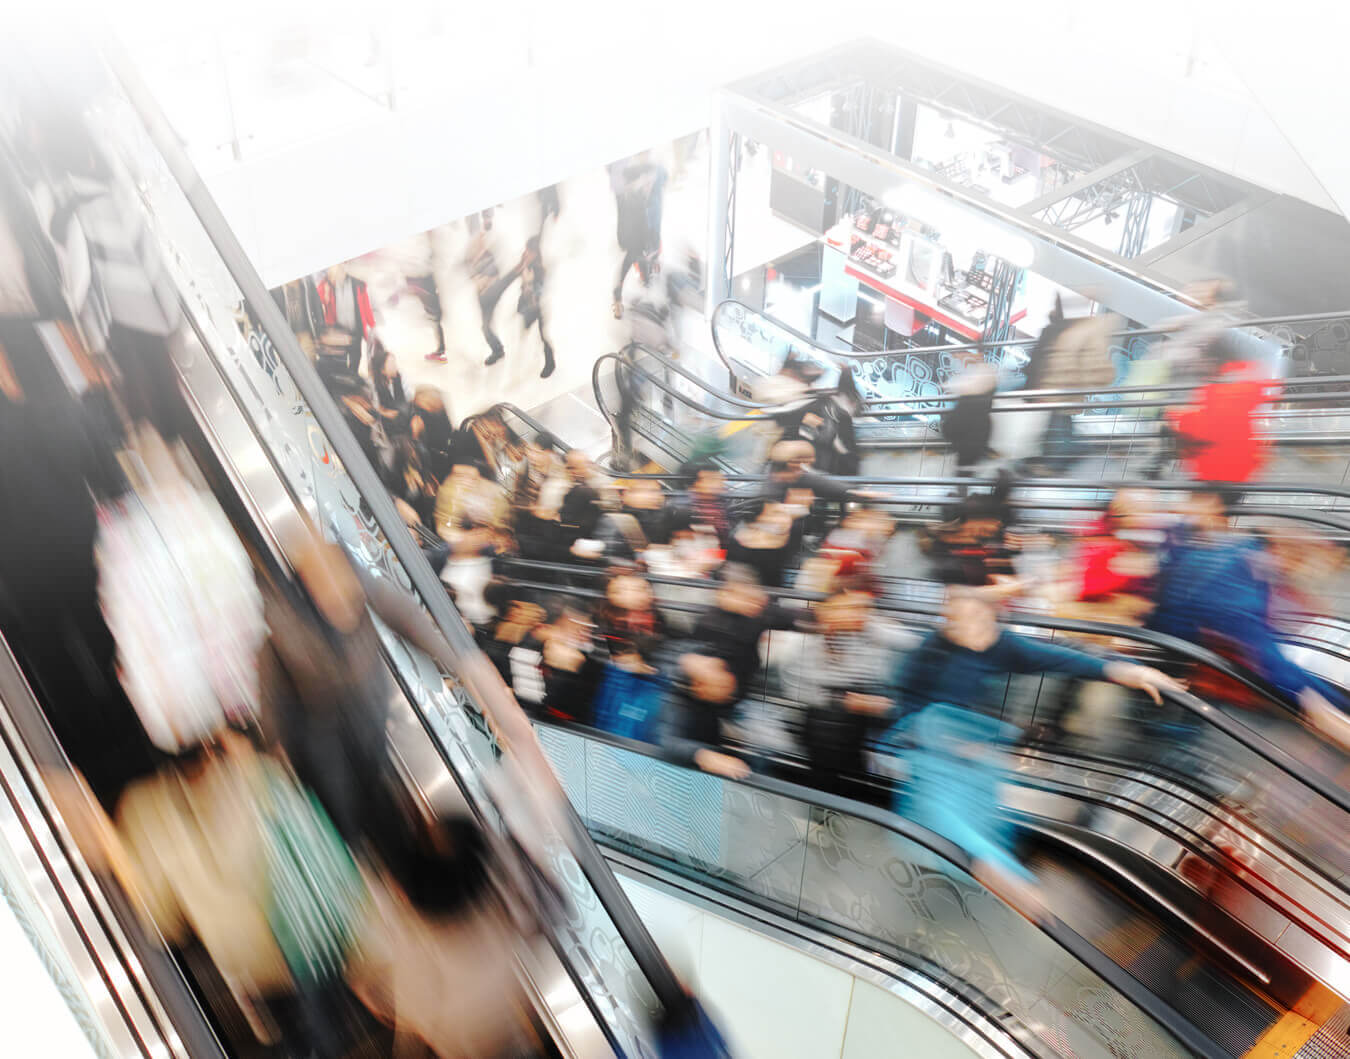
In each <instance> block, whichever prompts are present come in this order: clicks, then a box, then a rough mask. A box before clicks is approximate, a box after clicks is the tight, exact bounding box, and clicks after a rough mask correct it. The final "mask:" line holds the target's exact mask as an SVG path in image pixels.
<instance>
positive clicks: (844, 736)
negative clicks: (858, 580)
mask: <svg viewBox="0 0 1350 1059" xmlns="http://www.w3.org/2000/svg"><path fill="white" fill-rule="evenodd" d="M815 622H816V628H817V630H818V631H817V632H815V633H813V634H811V635H808V636H806V637H804V638H803V642H802V645H801V647H800V649H799V650H798V651H797V652H796V655H795V657H794V659H793V661H792V663H791V664H790V665H789V666H788V667H787V671H786V673H785V674H784V683H785V685H786V687H787V690H788V693H789V695H790V696H791V698H792V699H793V701H795V702H797V703H798V704H800V706H801V707H802V708H803V709H804V710H805V711H806V723H805V726H804V729H803V742H804V744H805V749H806V756H807V760H808V762H809V763H810V766H811V782H812V784H813V785H814V786H816V787H818V788H819V789H820V790H824V791H829V792H831V793H834V794H843V795H847V796H856V797H859V798H863V799H865V800H875V797H876V795H875V793H874V790H873V787H872V785H871V784H869V783H867V782H865V781H864V780H863V777H864V776H865V774H866V773H867V771H868V769H867V761H866V756H865V755H866V751H867V747H868V744H869V743H870V742H871V740H872V739H873V738H875V736H877V735H878V734H880V733H881V732H882V731H884V730H885V728H886V727H887V725H888V724H889V723H890V720H891V714H892V706H893V703H892V701H891V698H890V695H889V686H888V681H889V678H890V675H891V672H892V670H893V669H894V657H895V652H896V651H897V650H899V649H901V648H904V647H909V646H912V645H913V643H914V636H913V634H911V633H910V632H908V631H907V630H904V629H901V628H898V627H896V626H892V625H889V624H887V623H885V622H882V621H881V620H879V619H878V617H877V615H876V612H875V610H874V600H873V598H872V596H871V594H870V593H867V592H863V591H859V590H857V589H853V588H850V587H844V588H842V589H839V590H836V591H835V592H834V593H833V594H832V595H831V596H830V597H829V598H828V599H826V600H825V601H823V602H822V603H819V604H817V605H816V607H815Z"/></svg>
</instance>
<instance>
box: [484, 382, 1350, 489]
mask: <svg viewBox="0 0 1350 1059" xmlns="http://www.w3.org/2000/svg"><path fill="white" fill-rule="evenodd" d="M494 411H496V412H504V413H506V414H507V415H509V416H511V417H512V418H514V419H518V420H519V421H520V422H522V423H524V424H525V425H526V426H527V427H529V428H530V430H532V431H534V432H535V433H536V434H544V433H547V434H550V435H551V436H552V437H553V439H554V442H555V443H556V444H557V447H558V451H560V452H563V453H566V452H569V451H570V450H571V446H570V445H568V444H567V443H566V442H565V441H564V440H563V439H562V438H560V437H558V436H557V435H556V434H553V432H552V431H550V430H549V429H548V428H547V427H545V426H544V425H543V424H542V423H540V422H539V420H537V419H535V418H534V417H533V416H531V415H530V414H529V413H528V412H524V411H522V410H521V409H520V408H518V407H516V406H515V405H513V404H511V403H510V402H509V401H499V402H497V403H496V404H494V405H493V406H492V407H491V408H490V409H489V410H488V412H494ZM485 414H487V413H483V412H480V413H477V414H475V415H472V416H468V417H466V418H465V420H464V422H463V424H462V427H463V428H468V427H469V426H471V425H472V423H473V421H474V420H475V419H477V418H479V416H481V415H485ZM600 470H601V471H602V472H603V473H606V474H609V475H610V476H611V477H616V478H624V479H628V478H651V479H656V480H659V481H671V482H678V481H682V478H681V476H680V475H679V474H676V473H673V472H671V473H664V474H628V473H622V472H617V471H608V470H606V469H605V468H600ZM723 477H724V478H725V479H726V480H727V481H728V482H766V481H768V480H769V476H768V475H767V474H726V475H724V476H723ZM834 477H835V479H836V480H837V481H840V482H844V483H846V484H847V485H850V486H858V487H867V486H896V485H912V486H925V487H943V488H958V487H960V488H966V487H968V486H972V485H975V486H992V485H993V484H994V483H995V479H993V478H990V477H983V476H967V477H964V478H958V477H954V476H950V475H949V476H942V475H851V476H834ZM1202 484H1212V483H1200V482H1193V481H1188V480H1184V479H1178V480H1175V481H1172V480H1166V479H1154V478H1122V479H1120V480H1119V481H1117V480H1111V481H1103V480H1101V479H1096V478H1019V479H1017V480H1016V481H1015V482H1014V483H1013V485H1014V488H1016V489H1074V490H1093V491H1096V492H1100V493H1103V494H1107V495H1106V497H1105V498H1106V499H1109V495H1110V494H1112V493H1114V492H1115V491H1116V490H1117V489H1148V490H1150V491H1152V492H1178V493H1189V492H1191V491H1192V490H1194V489H1196V488H1198V487H1200V486H1201V485H1202ZM1220 484H1223V483H1220ZM1231 487H1232V488H1233V489H1235V490H1238V491H1241V492H1246V493H1270V494H1287V495H1293V496H1303V495H1307V496H1328V497H1332V498H1335V499H1350V486H1339V485H1327V484H1326V483H1323V482H1317V483H1307V482H1286V481H1278V482H1241V483H1234V484H1232V486H1231ZM945 499H949V498H944V497H932V498H930V499H929V502H930V503H939V502H942V501H943V500H945ZM1028 506H1031V507H1035V506H1037V505H1036V504H1035V503H1033V502H1030V501H1029V502H1028Z"/></svg>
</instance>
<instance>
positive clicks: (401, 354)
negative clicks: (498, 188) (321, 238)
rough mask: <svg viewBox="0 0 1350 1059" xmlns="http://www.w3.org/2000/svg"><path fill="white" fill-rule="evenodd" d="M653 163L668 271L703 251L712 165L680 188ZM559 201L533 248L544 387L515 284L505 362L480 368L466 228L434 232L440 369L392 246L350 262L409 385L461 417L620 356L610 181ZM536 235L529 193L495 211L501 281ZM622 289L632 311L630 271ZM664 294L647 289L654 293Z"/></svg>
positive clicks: (534, 397)
mask: <svg viewBox="0 0 1350 1059" xmlns="http://www.w3.org/2000/svg"><path fill="white" fill-rule="evenodd" d="M657 154H658V157H659V158H660V160H661V161H663V162H664V163H665V164H666V166H667V167H668V168H669V169H670V171H671V174H672V175H671V183H670V185H669V186H668V190H667V193H666V199H665V212H664V218H663V251H664V258H665V260H666V262H667V266H666V267H672V265H673V264H674V263H675V262H676V261H678V259H679V256H680V254H681V251H682V249H683V248H684V247H685V246H690V247H700V246H701V245H702V241H703V236H704V233H705V231H706V227H707V224H706V219H705V217H706V214H705V210H706V201H707V167H706V162H705V160H704V159H703V157H702V156H701V155H700V156H698V157H696V158H695V160H694V162H693V163H692V164H691V165H690V166H689V168H688V170H687V172H686V173H685V174H684V175H683V177H682V178H681V177H679V176H678V175H677V173H676V170H675V165H674V161H673V157H672V153H671V152H670V151H669V150H667V151H663V152H657ZM559 197H560V200H561V203H562V209H561V212H560V214H559V215H558V216H557V217H556V218H553V219H550V220H549V221H548V223H547V224H546V225H545V226H544V228H543V235H542V237H541V240H540V247H541V251H542V256H543V260H544V264H545V267H546V269H547V281H546V286H545V291H544V296H543V308H544V322H545V327H546V329H547V333H548V335H549V339H550V341H551V342H552V344H553V347H554V350H555V353H556V357H557V370H556V371H555V373H554V374H553V376H552V377H551V378H549V379H541V378H540V377H539V372H540V369H541V368H542V366H543V346H542V344H541V342H540V339H539V333H538V330H537V329H532V330H531V331H530V332H529V333H525V332H524V328H523V327H522V324H523V321H522V320H521V318H520V316H519V315H518V314H517V312H516V301H517V299H518V297H519V292H520V287H519V285H518V284H517V285H513V286H512V287H510V288H509V289H508V290H507V291H506V293H505V294H504V295H503V297H502V299H501V301H500V303H499V304H498V305H497V309H496V312H495V313H494V316H493V319H494V330H495V331H496V332H497V334H498V335H499V336H500V338H501V340H502V342H503V344H504V345H505V347H506V357H505V358H504V359H503V360H501V361H499V362H498V363H496V364H494V365H492V366H491V367H488V366H485V365H484V360H485V359H486V358H487V355H488V346H487V342H486V340H485V339H484V337H483V335H482V322H481V317H480V314H479V309H478V304H477V298H476V295H475V292H474V288H473V286H472V283H471V281H470V279H469V276H468V274H467V272H466V270H465V268H464V266H463V260H464V253H465V248H466V246H467V245H468V241H469V238H470V235H469V226H468V224H467V222H466V221H464V220H458V221H453V222H451V223H449V224H446V225H443V226H442V227H440V228H438V229H435V230H434V232H433V233H432V238H433V239H434V245H435V248H436V254H437V260H438V274H437V279H438V287H439V291H440V296H441V306H442V313H443V320H444V323H445V331H446V347H447V354H448V356H447V361H446V363H444V364H441V363H436V362H433V361H427V360H426V359H425V354H426V353H428V352H430V351H431V350H432V349H433V348H434V347H435V345H436V339H435V335H434V331H433V329H432V328H431V327H430V326H429V324H428V322H427V319H426V317H425V315H424V314H423V312H422V307H421V304H420V303H419V302H418V301H417V299H416V298H415V297H413V296H411V295H408V294H403V295H399V294H398V289H399V287H400V285H401V276H400V275H399V272H400V270H399V266H398V260H399V256H400V255H399V248H398V247H392V248H389V250H388V251H387V252H385V251H377V252H375V253H371V254H367V255H365V256H364V257H363V258H360V259H358V260H356V261H353V262H350V263H349V266H348V267H349V269H350V271H351V272H352V273H353V274H354V275H359V276H361V277H362V278H364V279H366V280H367V282H368V284H369V288H370V293H371V301H372V305H373V307H374V310H375V316H376V323H377V325H378V327H379V329H380V332H381V334H382V335H383V336H384V339H385V341H386V343H387V345H388V346H389V348H390V349H391V350H393V351H394V352H395V355H396V356H397V358H398V361H399V367H400V369H401V370H402V372H403V376H404V382H405V385H408V386H409V387H411V386H415V385H417V384H419V383H430V384H432V385H435V386H438V387H440V388H441V389H442V390H444V391H445V393H446V398H447V402H448V403H449V405H450V409H451V412H452V414H453V416H454V417H455V418H457V419H458V418H462V417H463V416H465V415H469V414H471V413H473V412H476V411H481V410H482V409H484V408H486V407H488V406H490V405H492V404H494V403H495V402H497V401H509V402H511V403H512V404H515V405H517V406H518V407H520V408H523V409H534V408H538V407H540V406H543V405H545V404H547V403H549V402H551V401H553V400H554V399H555V398H559V397H561V396H562V395H565V394H567V393H570V392H572V391H576V390H578V389H581V388H583V387H587V388H588V387H589V386H590V381H591V368H592V365H593V364H594V363H595V360H596V359H597V358H598V357H600V356H602V355H604V354H605V353H612V352H617V351H618V350H620V349H622V348H623V347H624V346H625V345H626V344H627V342H628V341H629V334H630V325H629V322H628V321H627V320H616V319H615V318H614V316H613V313H612V301H613V293H612V292H613V287H614V282H615V278H616V275H617V272H618V268H619V264H620V262H621V261H622V258H623V253H622V251H621V250H620V248H619V245H618V241H617V239H616V235H615V205H614V194H613V192H612V191H611V190H610V185H609V175H608V172H607V171H606V170H605V169H603V168H600V169H595V170H592V171H590V172H587V173H583V174H581V175H579V176H576V177H573V178H572V179H570V180H567V181H565V182H564V183H563V184H562V185H561V187H560V189H559ZM539 230H540V210H539V205H538V202H537V200H536V198H535V196H534V195H527V196H524V197H522V198H519V199H515V200H513V201H511V202H508V203H505V204H503V205H501V206H498V207H496V209H495V211H494V217H493V231H492V233H491V235H490V239H491V246H492V248H493V253H494V256H495V258H496V260H497V264H498V266H499V268H500V269H501V270H502V271H503V272H505V271H506V270H508V269H510V268H511V267H512V266H513V265H515V263H516V262H517V260H519V257H520V253H521V250H522V249H523V248H524V245H525V241H526V239H527V238H529V237H530V236H531V235H534V234H536V233H538V232H539ZM658 279H659V277H658ZM627 280H628V283H627V286H626V287H625V293H626V297H627V298H628V300H629V301H632V300H633V299H634V298H636V297H637V294H638V291H639V289H640V285H639V283H638V280H637V276H636V271H635V270H630V273H629V275H628V277H627ZM659 286H660V284H659V283H653V285H652V287H653V290H656V289H658V288H659ZM564 436H565V437H566V440H568V441H571V440H572V439H571V438H570V437H567V436H566V435H564Z"/></svg>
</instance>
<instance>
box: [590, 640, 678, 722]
mask: <svg viewBox="0 0 1350 1059" xmlns="http://www.w3.org/2000/svg"><path fill="white" fill-rule="evenodd" d="M660 651H661V641H660V640H659V639H657V638H655V637H646V636H639V637H636V638H634V639H632V640H621V639H611V640H609V661H608V662H607V663H606V665H605V673H604V676H603V677H601V679H600V685H599V687H598V688H597V689H596V693H595V700H594V704H593V707H592V709H593V713H594V723H595V727H597V728H599V729H600V730H601V731H603V732H610V733H612V734H614V735H618V736H622V737H623V738H625V739H635V740H637V741H638V742H642V743H656V742H657V741H658V739H659V738H660V724H661V711H662V706H663V702H664V699H665V696H666V689H667V684H668V681H667V680H666V678H665V675H664V674H663V673H662V672H661V669H660V667H659V666H658V665H657V664H656V663H657V656H658V654H659V653H660Z"/></svg>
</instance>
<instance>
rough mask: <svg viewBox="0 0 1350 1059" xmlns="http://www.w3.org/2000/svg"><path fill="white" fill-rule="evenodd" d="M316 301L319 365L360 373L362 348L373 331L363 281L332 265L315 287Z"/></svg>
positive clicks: (355, 373)
mask: <svg viewBox="0 0 1350 1059" xmlns="http://www.w3.org/2000/svg"><path fill="white" fill-rule="evenodd" d="M314 294H315V297H317V298H318V302H319V306H318V312H316V313H315V316H316V317H317V318H319V319H321V320H322V321H323V330H322V331H321V332H320V334H319V346H320V355H319V363H320V365H321V366H322V365H327V368H328V370H329V371H337V372H340V371H343V370H344V369H345V370H346V372H347V373H348V374H350V375H359V374H360V373H361V346H362V343H363V342H365V341H368V340H369V339H370V336H371V332H372V331H373V330H374V328H375V313H374V311H373V310H372V309H371V307H370V294H369V292H368V291H367V290H366V284H365V282H364V281H363V280H359V279H357V278H356V277H355V276H352V275H350V274H349V273H348V272H347V268H346V266H345V265H333V266H332V267H331V268H329V269H328V270H327V271H326V272H325V273H324V274H323V278H322V279H320V280H319V281H318V282H317V283H316V284H315V286H314Z"/></svg>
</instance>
